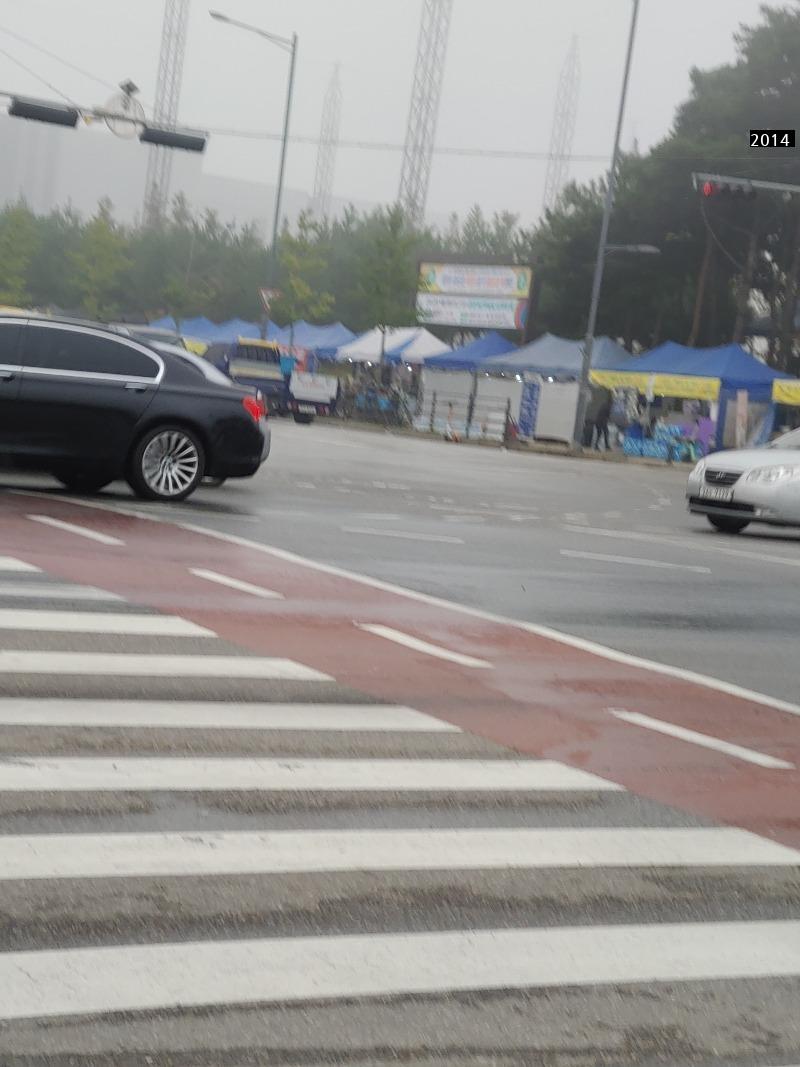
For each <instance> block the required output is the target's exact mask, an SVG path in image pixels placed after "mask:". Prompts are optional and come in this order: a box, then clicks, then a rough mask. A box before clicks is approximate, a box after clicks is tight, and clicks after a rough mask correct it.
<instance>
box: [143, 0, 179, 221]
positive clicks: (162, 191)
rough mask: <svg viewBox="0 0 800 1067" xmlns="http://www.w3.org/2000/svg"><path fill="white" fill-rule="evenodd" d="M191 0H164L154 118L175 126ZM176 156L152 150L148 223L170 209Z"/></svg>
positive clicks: (146, 210) (146, 208)
mask: <svg viewBox="0 0 800 1067" xmlns="http://www.w3.org/2000/svg"><path fill="white" fill-rule="evenodd" d="M189 3H190V0H164V22H163V25H162V30H161V52H160V53H159V57H158V78H157V81H156V99H155V105H154V114H153V118H154V120H155V121H156V122H157V123H160V124H164V125H167V126H174V125H175V124H176V121H177V118H178V104H179V102H180V97H181V81H182V78H183V59H184V55H185V53H186V27H187V24H188V21H189ZM172 155H173V153H172V151H171V150H170V149H169V148H161V147H155V146H154V147H152V148H151V149H150V158H149V159H148V161H147V179H146V181H145V194H144V220H145V223H146V224H147V225H150V226H152V225H154V224H155V223H157V222H158V221H159V219H161V218H163V216H164V214H165V212H166V209H167V204H168V201H169V180H170V174H171V172H172Z"/></svg>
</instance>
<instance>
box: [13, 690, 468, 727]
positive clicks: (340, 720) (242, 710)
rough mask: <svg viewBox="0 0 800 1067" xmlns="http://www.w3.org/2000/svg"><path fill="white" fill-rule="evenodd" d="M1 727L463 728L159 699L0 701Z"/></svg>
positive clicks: (359, 713)
mask: <svg viewBox="0 0 800 1067" xmlns="http://www.w3.org/2000/svg"><path fill="white" fill-rule="evenodd" d="M0 725H1V726H85V727H137V726H144V727H147V728H148V729H161V728H170V729H175V728H178V729H186V730H191V729H218V730H298V731H312V730H313V731H323V732H327V731H343V732H352V731H356V732H366V733H376V732H381V733H382V732H387V731H396V732H398V733H461V731H460V729H459V728H458V727H457V726H453V725H452V724H451V723H449V722H444V721H443V720H441V719H434V718H433V716H431V715H425V714H423V712H421V711H415V710H414V709H413V708H404V707H393V706H390V705H383V704H376V705H373V704H222V703H217V702H214V701H205V702H201V703H197V702H195V701H191V702H188V701H174V700H173V701H159V700H115V701H113V702H112V701H105V700H49V699H43V700H37V699H28V698H7V699H4V700H0Z"/></svg>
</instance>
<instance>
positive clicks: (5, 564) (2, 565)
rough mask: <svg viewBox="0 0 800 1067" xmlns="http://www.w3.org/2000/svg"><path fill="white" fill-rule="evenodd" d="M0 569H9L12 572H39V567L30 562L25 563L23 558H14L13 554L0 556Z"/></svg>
mask: <svg viewBox="0 0 800 1067" xmlns="http://www.w3.org/2000/svg"><path fill="white" fill-rule="evenodd" d="M0 571H9V572H13V573H15V574H16V573H22V572H26V573H36V574H39V573H41V571H40V569H39V567H34V565H33V564H32V563H26V562H25V560H23V559H15V558H14V556H0Z"/></svg>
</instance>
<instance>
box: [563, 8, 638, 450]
mask: <svg viewBox="0 0 800 1067" xmlns="http://www.w3.org/2000/svg"><path fill="white" fill-rule="evenodd" d="M638 18H639V0H633V5H632V9H631V24H630V29H629V30H628V47H627V49H626V51H625V70H624V72H623V75H622V90H621V92H620V94H619V109H618V111H617V126H616V130H615V131H614V148H613V150H612V152H611V166H610V167H609V168H608V177H607V179H606V198H605V203H604V205H603V221H602V222H601V224H600V239H599V240H598V242H597V257H596V259H595V264H594V278H593V279H592V298H591V301H590V303H589V322H588V325H587V328H586V338H585V340H584V342H583V353H582V355H583V358H582V360H581V378H580V386H579V389H578V405H577V407H576V409H575V426H574V427H573V431H572V441H573V444H574V445H575V447H576V448H580V447H581V445H582V442H583V423H584V419H585V418H586V408H587V405H588V402H589V392H590V386H589V375H590V373H591V370H592V348H593V346H594V331H595V328H596V326H597V312H598V310H599V308H600V290H601V289H602V287H603V268H604V266H605V262H606V245H607V243H608V227H609V224H610V222H611V212H612V211H613V209H614V193H615V192H616V188H617V167H618V165H619V155H620V141H621V140H622V123H623V120H624V118H625V102H626V100H627V98H628V82H629V80H630V76H631V62H632V60H633V44H634V41H635V40H636V23H637V20H638Z"/></svg>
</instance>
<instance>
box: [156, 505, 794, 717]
mask: <svg viewBox="0 0 800 1067" xmlns="http://www.w3.org/2000/svg"><path fill="white" fill-rule="evenodd" d="M175 525H176V526H179V527H180V528H181V529H182V530H188V531H189V532H190V533H196V534H201V535H202V536H204V537H210V538H212V539H216V540H219V541H224V542H226V543H228V544H233V545H239V546H240V547H242V548H249V549H251V550H252V551H253V552H262V553H264V554H265V555H267V556H271V557H272V558H273V559H280V560H284V561H285V562H286V563H293V564H296V565H297V566H298V567H304V568H305V569H306V570H310V571H316V572H317V573H318V574H329V575H331V576H332V577H334V578H345V579H346V580H347V581H350V582H356V583H357V584H358V585H363V586H366V587H367V588H370V589H379V590H380V591H381V592H384V593H392V594H393V595H394V596H399V597H403V598H404V599H406V600H413V601H416V602H417V603H418V604H430V605H431V606H432V607H437V608H442V609H444V610H445V611H451V612H453V613H454V614H456V615H464V616H467V617H468V618H472V619H481V620H483V621H484V622H492V623H499V624H500V625H502V626H513V627H514V628H515V629H517V630H521V631H522V632H523V633H529V634H533V635H534V636H536V637H546V638H547V639H548V640H550V641H557V642H558V643H559V644H561V645H565V646H566V647H568V648H576V649H578V650H580V651H581V652H588V653H589V654H590V655H592V656H597V657H598V658H599V659H604V660H607V661H608V662H610V663H622V664H625V666H628V667H638V668H640V669H641V670H644V671H649V672H650V673H652V674H661V675H663V676H664V677H666V678H677V679H679V680H680V681H683V682H689V683H690V684H692V685H699V686H702V687H703V688H705V689H711V690H713V691H715V692H717V693H725V694H727V695H728V696H734V697H737V698H739V699H741V700H745V701H747V702H749V703H751V704H760V705H761V706H762V707H766V708H773V709H774V710H776V711H785V712H787V713H788V714H789V715H797V716H800V704H794V703H792V702H791V701H788V700H781V699H780V698H778V697H773V696H770V695H769V694H768V693H759V692H757V691H756V690H754V689H746V688H744V686H740V685H735V684H734V683H732V682H726V681H724V679H722V678H714V677H712V676H710V675H708V674H700V673H699V672H698V671H690V670H687V669H686V668H684V667H674V666H672V665H671V664H668V663H659V662H658V660H652V659H646V658H645V657H644V656H634V655H631V653H629V652H621V651H620V650H619V649H616V648H610V647H609V646H608V645H601V644H598V643H597V642H596V641H589V640H587V639H586V638H585V637H578V636H577V635H575V634H567V633H564V632H563V631H562V630H554V629H553V628H552V627H550V626H542V625H541V624H539V623H535V622H525V621H523V620H522V619H514V618H511V617H510V616H508V615H499V614H498V613H497V612H493V611H485V610H484V609H483V608H473V607H470V606H468V605H467V604H458V603H456V602H455V601H453V600H445V598H444V597H438V596H433V595H432V594H430V593H421V592H419V591H418V590H416V589H408V588H407V587H406V586H402V585H396V584H395V583H394V582H385V581H383V580H382V579H381V578H373V577H371V576H370V575H367V574H359V573H358V572H357V571H351V570H348V569H347V568H346V567H337V566H335V565H334V564H331V563H322V562H320V561H319V560H315V559H308V558H307V557H306V556H300V555H298V554H297V553H296V552H290V551H288V550H287V549H285V548H278V547H277V546H276V545H266V544H264V543H263V542H261V541H253V540H251V539H250V538H248V537H241V536H240V535H238V534H228V533H223V532H222V531H220V530H212V529H211V528H210V527H208V526H199V525H198V524H197V523H189V522H180V523H175ZM575 529H577V530H578V531H579V532H582V530H583V527H576V528H575ZM797 562H798V564H800V560H799V561H797Z"/></svg>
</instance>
